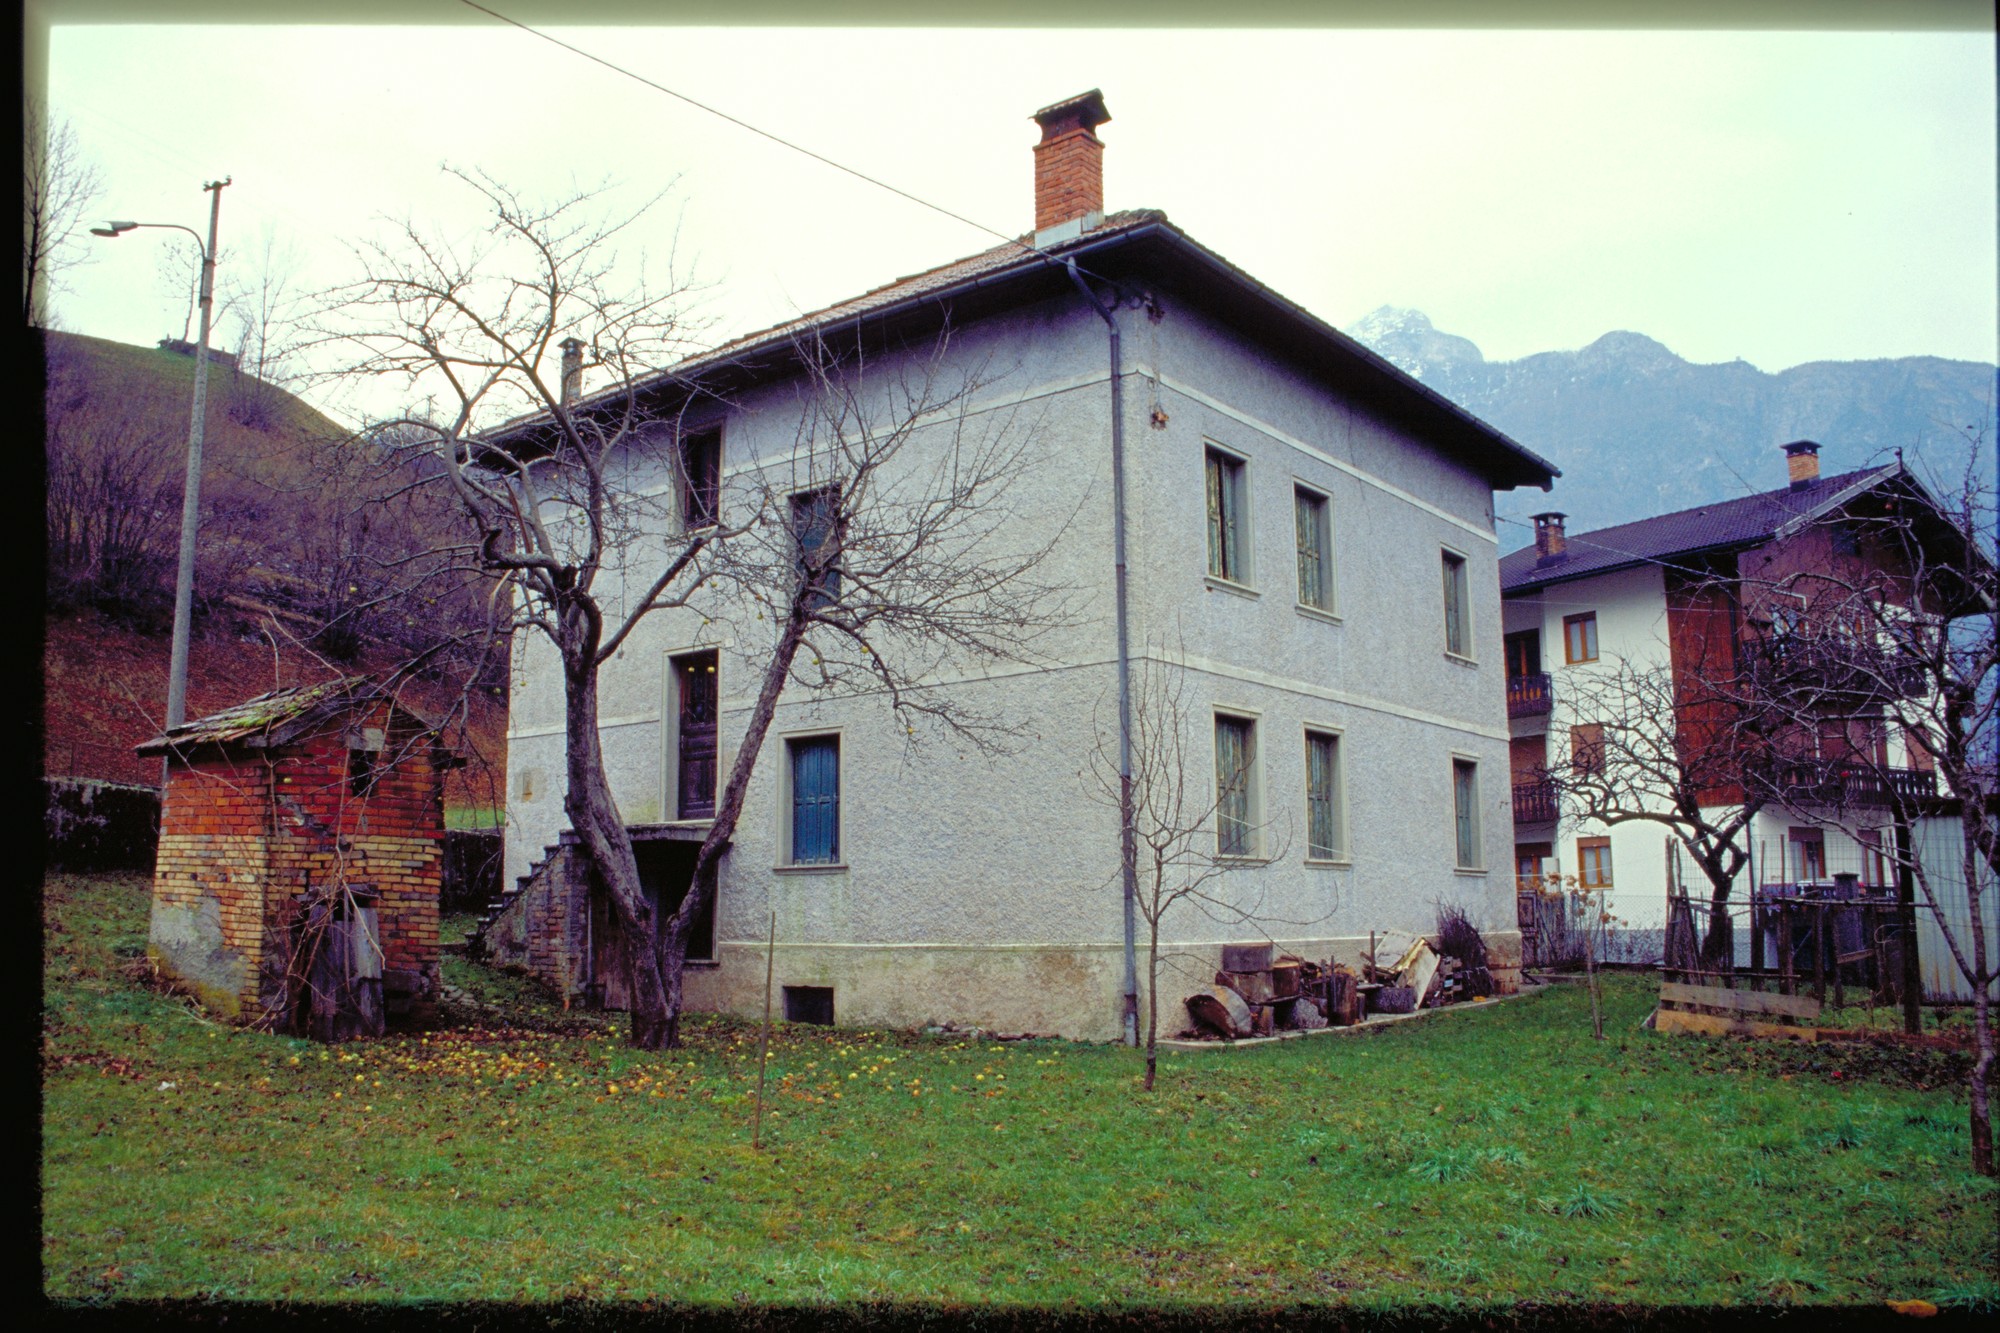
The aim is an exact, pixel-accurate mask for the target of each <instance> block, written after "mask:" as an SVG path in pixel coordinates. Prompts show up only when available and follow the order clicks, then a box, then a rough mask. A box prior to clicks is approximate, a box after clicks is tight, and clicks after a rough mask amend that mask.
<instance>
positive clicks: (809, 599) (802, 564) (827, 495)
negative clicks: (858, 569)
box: [788, 483, 846, 611]
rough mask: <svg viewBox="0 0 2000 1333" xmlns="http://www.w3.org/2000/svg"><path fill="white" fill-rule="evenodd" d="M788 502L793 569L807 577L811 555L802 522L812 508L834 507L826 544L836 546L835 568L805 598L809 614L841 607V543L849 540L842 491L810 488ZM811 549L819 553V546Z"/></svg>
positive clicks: (832, 487) (826, 571) (829, 487)
mask: <svg viewBox="0 0 2000 1333" xmlns="http://www.w3.org/2000/svg"><path fill="white" fill-rule="evenodd" d="M789 498H790V503H791V513H790V515H789V516H788V518H789V524H790V528H791V534H792V546H793V552H794V553H793V557H792V559H793V563H794V567H795V568H796V569H797V571H798V572H799V574H800V575H801V576H803V575H804V574H805V573H806V560H807V556H808V554H809V553H808V551H807V548H806V543H805V535H806V534H805V529H804V525H803V523H802V522H801V520H802V518H803V517H804V516H805V515H806V514H807V512H808V511H809V510H810V509H811V508H812V507H813V506H815V505H817V504H819V503H820V502H822V501H825V502H827V503H829V504H830V505H831V506H832V509H833V512H832V514H831V515H830V516H828V517H829V521H828V524H827V528H828V532H827V540H829V541H831V542H833V543H834V547H835V550H834V555H835V557H836V558H835V559H834V561H833V563H832V564H830V565H828V566H827V568H826V569H824V570H822V571H821V572H820V578H819V581H818V583H817V584H816V585H814V586H811V587H808V588H806V589H805V590H804V594H803V597H804V600H805V603H806V609H807V610H808V611H818V610H822V609H824V608H826V607H829V606H835V605H838V604H839V602H840V561H839V559H838V557H839V555H840V550H839V547H840V543H841V542H842V541H843V540H844V539H845V537H846V533H845V531H844V529H845V527H846V524H845V523H844V522H843V521H842V519H841V514H840V487H838V486H836V485H833V484H830V483H829V484H828V485H825V486H811V487H808V488H806V489H805V490H802V491H793V492H792V493H791V496H790V497H789ZM812 549H813V550H814V551H817V550H818V549H819V546H818V545H815V546H814V547H813V548H812Z"/></svg>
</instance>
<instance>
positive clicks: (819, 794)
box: [792, 736, 840, 865]
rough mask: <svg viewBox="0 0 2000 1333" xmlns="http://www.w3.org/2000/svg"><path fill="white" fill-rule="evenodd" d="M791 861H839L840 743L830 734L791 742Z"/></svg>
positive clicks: (822, 862) (813, 862)
mask: <svg viewBox="0 0 2000 1333" xmlns="http://www.w3.org/2000/svg"><path fill="white" fill-rule="evenodd" d="M792 860H793V861H794V862H795V863H797V864H799V865H833V864H835V863H837V862H838V861H839V860H840V743H839V742H838V741H837V740H835V739H834V738H833V737H831V736H826V737H821V738H818V739H815V740H804V741H793V742H792Z"/></svg>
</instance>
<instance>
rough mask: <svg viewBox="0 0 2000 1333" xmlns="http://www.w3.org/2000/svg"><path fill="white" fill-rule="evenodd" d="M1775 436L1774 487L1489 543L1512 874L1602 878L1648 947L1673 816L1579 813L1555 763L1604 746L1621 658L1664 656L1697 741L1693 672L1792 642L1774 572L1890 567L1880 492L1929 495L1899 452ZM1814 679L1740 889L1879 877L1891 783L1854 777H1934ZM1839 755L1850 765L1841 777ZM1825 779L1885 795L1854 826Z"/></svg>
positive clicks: (1854, 576)
mask: <svg viewBox="0 0 2000 1333" xmlns="http://www.w3.org/2000/svg"><path fill="white" fill-rule="evenodd" d="M1785 454H1786V457H1787V467H1788V470H1789V473H1790V478H1791V480H1790V484H1789V485H1788V486H1786V487H1785V488H1783V489H1781V490H1773V491H1766V492H1763V493H1761V494H1757V495H1749V496H1745V497H1743V498H1741V499H1736V500H1728V501H1724V502H1721V503H1717V504H1710V505H1704V506H1701V507H1700V508H1696V509H1687V510H1682V511H1679V512H1677V513H1671V514H1662V515H1659V516H1658V517H1655V518H1648V519H1641V520H1640V521H1638V522H1635V523H1625V524H1621V525H1619V526H1617V527H1611V528H1603V529H1600V530H1598V531H1595V532H1589V533H1584V534H1580V535H1579V534H1569V533H1566V532H1565V517H1566V516H1565V515H1563V514H1560V513H1554V512H1551V513H1545V514H1538V515H1536V516H1535V518H1534V522H1535V544H1534V545H1533V546H1530V547H1526V548H1524V549H1522V550H1519V551H1516V552H1514V553H1513V554H1511V555H1509V556H1507V557H1506V559H1504V560H1502V561H1501V563H1500V586H1501V595H1502V597H1503V598H1504V599H1505V630H1506V639H1505V651H1506V659H1507V702H1508V718H1509V729H1510V732H1511V736H1512V740H1511V766H1512V776H1513V798H1514V800H1513V804H1514V840H1515V845H1514V860H1515V870H1516V875H1517V878H1518V879H1519V880H1520V881H1521V882H1522V885H1523V888H1524V889H1525V888H1526V887H1527V885H1528V882H1529V881H1531V880H1533V879H1534V878H1535V877H1537V876H1547V875H1554V874H1562V875H1574V876H1577V877H1579V878H1580V879H1581V880H1582V881H1583V883H1584V884H1586V885H1588V886H1591V887H1593V888H1606V889H1607V890H1608V893H1607V899H1608V902H1609V904H1610V910H1611V912H1612V914H1613V916H1614V917H1616V918H1617V919H1618V921H1619V922H1620V923H1621V924H1622V926H1623V927H1625V928H1626V929H1627V930H1629V931H1631V932H1634V934H1635V935H1636V937H1637V939H1638V940H1639V941H1640V943H1641V946H1642V947H1645V948H1646V949H1648V950H1649V951H1650V950H1651V949H1652V948H1654V947H1656V946H1657V934H1656V932H1658V931H1659V930H1660V928H1661V927H1662V926H1663V924H1664V922H1665V917H1666V893H1667V873H1668V872H1667V858H1668V856H1669V855H1671V854H1673V853H1671V852H1670V851H1669V850H1668V843H1669V841H1670V839H1671V838H1672V834H1671V833H1670V831H1669V829H1668V828H1667V827H1666V826H1665V825H1664V824H1660V823H1656V822H1650V821H1644V820H1639V821H1629V822H1623V823H1618V824H1615V825H1611V826H1606V825H1604V824H1601V823H1598V822H1596V821H1592V820H1579V819H1574V818H1571V817H1570V816H1569V815H1568V813H1567V812H1565V811H1564V810H1563V809H1562V808H1560V802H1559V801H1558V798H1557V794H1556V791H1555V788H1554V786H1553V784H1551V783H1550V782H1549V781H1548V780H1547V777H1546V773H1547V771H1548V770H1549V769H1550V768H1557V769H1560V768H1564V767H1565V766H1567V767H1570V768H1572V769H1575V768H1578V767H1580V766H1581V764H1582V763H1585V762H1589V757H1590V756H1592V755H1596V756H1597V762H1599V763H1602V762H1604V758H1603V748H1604V745H1605V740H1604V735H1605V733H1604V730H1603V729H1604V728H1605V727H1606V726H1609V725H1616V723H1615V721H1614V720H1613V719H1612V718H1608V717H1604V716H1599V715H1597V714H1596V713H1594V712H1593V710H1599V711H1616V709H1615V704H1616V703H1617V702H1618V701H1629V700H1630V699H1631V698H1632V696H1631V694H1630V693H1621V692H1618V691H1613V690H1608V689H1607V688H1606V685H1605V682H1606V680H1607V679H1608V678H1609V676H1610V673H1613V672H1615V671H1616V670H1617V668H1618V667H1619V666H1620V664H1624V665H1627V666H1629V667H1631V668H1633V669H1634V670H1635V671H1638V672H1657V671H1666V672H1670V673H1671V680H1672V682H1673V695H1674V699H1675V705H1674V709H1673V714H1672V720H1673V725H1674V727H1675V731H1674V733H1673V734H1674V735H1675V736H1676V737H1677V738H1678V739H1679V740H1680V741H1682V742H1683V743H1685V744H1687V745H1688V746H1689V747H1690V748H1689V752H1690V753H1693V752H1696V751H1698V749H1699V746H1700V744H1701V743H1702V742H1701V741H1700V740H1699V739H1698V738H1697V737H1696V733H1695V732H1694V731H1693V730H1692V729H1691V726H1690V713H1689V708H1690V706H1691V705H1690V704H1689V703H1688V701H1689V700H1691V699H1696V698H1699V697H1700V696H1701V695H1702V693H1703V682H1705V681H1710V682H1721V681H1726V680H1730V679H1732V678H1734V677H1735V674H1736V673H1737V672H1739V671H1746V672H1747V671H1751V670H1753V669H1755V668H1754V666H1753V663H1760V662H1761V663H1769V662H1772V661H1774V660H1778V659H1777V658H1774V657H1773V654H1779V653H1782V652H1783V650H1784V649H1785V646H1786V644H1787V642H1788V639H1787V633H1788V624H1789V623H1790V618H1793V617H1796V616H1797V615H1798V614H1799V611H1798V607H1799V605H1800V604H1801V601H1802V598H1801V596H1800V595H1799V594H1796V593H1786V592H1784V591H1782V590H1779V586H1780V585H1781V584H1783V583H1784V582H1785V581H1786V580H1787V578H1788V576H1797V575H1799V574H1806V575H1811V574H1813V573H1816V572H1820V571H1824V572H1826V573H1828V574H1831V575H1835V576H1838V577H1841V578H1844V579H1847V580H1848V581H1849V582H1850V583H1851V584H1853V585H1854V586H1860V584H1861V581H1862V580H1861V578H1860V577H1859V575H1861V574H1862V573H1863V572H1865V571H1869V570H1874V571H1887V570H1890V569H1891V568H1892V566H1893V565H1894V564H1895V562H1896V561H1897V559H1898V557H1897V556H1896V554H1895V552H1894V550H1893V549H1892V544H1890V543H1886V542H1880V541H1876V540H1874V539H1873V538H1872V537H1871V536H1870V535H1869V529H1870V526H1871V524H1874V525H1879V524H1880V522H1881V517H1882V515H1883V513H1884V512H1885V507H1886V506H1894V505H1896V504H1898V503H1910V502H1917V503H1930V501H1929V500H1928V497H1927V496H1926V495H1925V494H1924V492H1923V490H1922V488H1921V486H1919V485H1918V484H1917V482H1916V481H1915V479H1914V478H1913V477H1912V476H1911V475H1910V473H1909V472H1908V470H1907V469H1906V468H1905V467H1904V465H1903V464H1902V463H1901V462H1900V461H1898V462H1895V463H1891V464H1888V465H1885V466H1881V467H1872V468H1864V469H1860V470H1858V471H1852V472H1845V473H1841V474H1840V475H1837V476H1831V477H1822V476H1821V475H1820V471H1819V445H1817V444H1815V443H1813V442H1811V441H1807V440H1801V441H1796V442H1794V443H1792V444H1788V445H1786V446H1785ZM1788 599H1789V600H1788ZM1791 642H1795V643H1796V642H1801V640H1797V639H1794V640H1791ZM1789 665H1790V666H1791V668H1793V674H1794V675H1796V674H1797V672H1798V670H1800V669H1803V670H1806V671H1808V672H1809V671H1810V670H1811V669H1812V668H1811V663H1809V662H1803V661H1801V660H1799V656H1798V654H1796V653H1795V654H1794V655H1793V658H1792V659H1790V662H1789ZM1885 678H1886V675H1885ZM1744 679H1746V680H1747V679H1752V677H1749V676H1745V677H1744ZM1807 684H1808V685H1809V686H1810V688H1811V689H1812V691H1813V694H1814V696H1815V700H1816V702H1815V704H1814V708H1815V711H1816V712H1817V713H1818V714H1819V717H1818V720H1817V722H1816V724H1815V726H1814V727H1813V728H1811V729H1810V732H1808V729H1807V728H1804V727H1801V726H1796V725H1794V726H1791V727H1789V728H1787V729H1786V733H1785V735H1783V736H1782V737H1780V738H1778V739H1776V740H1774V741H1773V742H1772V744H1773V745H1774V746H1775V747H1778V748H1777V749H1775V750H1774V753H1778V754H1782V755H1783V756H1784V757H1785V759H1786V760H1787V761H1789V762H1787V763H1786V764H1782V765H1780V766H1778V767H1777V768H1775V769H1774V770H1773V772H1774V774H1775V777H1774V778H1773V780H1775V781H1778V782H1781V783H1793V784H1794V785H1793V786H1790V787H1787V788H1785V790H1786V791H1787V793H1789V795H1788V799H1789V801H1790V804H1786V803H1783V802H1773V803H1771V804H1767V805H1766V806H1765V807H1764V808H1763V809H1761V810H1760V811H1758V813H1757V814H1756V816H1755V817H1754V819H1753V821H1752V823H1751V826H1750V828H1749V830H1748V833H1747V836H1746V838H1745V840H1744V841H1745V844H1746V845H1747V846H1748V848H1749V850H1750V852H1751V855H1752V860H1751V864H1750V865H1749V867H1747V869H1746V871H1745V873H1744V874H1743V875H1742V876H1741V877H1740V878H1739V883H1741V884H1742V885H1743V888H1744V893H1743V894H1742V895H1741V898H1740V900H1741V901H1747V898H1748V888H1749V886H1750V885H1751V884H1753V883H1754V884H1759V885H1764V884H1801V883H1819V884H1825V883H1828V882H1830V879H1831V876H1832V875H1834V874H1836V873H1850V872H1851V873H1853V874H1856V875H1857V876H1858V877H1859V881H1860V883H1861V884H1863V885H1868V886H1883V885H1885V884H1886V883H1887V882H1888V880H1889V878H1890V875H1889V866H1888V864H1887V862H1886V861H1885V858H1884V856H1883V855H1882V848H1883V846H1884V845H1886V844H1885V842H1884V839H1886V838H1888V837H1889V836H1890V833H1889V824H1890V812H1889V805H1890V802H1889V801H1888V800H1886V799H1882V797H1881V794H1880V793H1879V792H1873V793H1871V792H1870V791H1863V790H1860V789H1859V788H1858V786H1857V784H1859V783H1861V782H1863V781H1864V780H1865V781H1867V782H1871V783H1872V782H1876V781H1878V780H1886V781H1888V782H1891V783H1894V784H1897V788H1898V790H1899V791H1900V792H1903V793H1905V794H1907V795H1911V796H1913V797H1918V798H1921V797H1927V796H1931V795H1935V794H1936V791H1937V783H1936V775H1935V774H1934V773H1933V772H1931V771H1930V761H1929V758H1928V755H1927V754H1926V753H1925V752H1924V750H1923V748H1922V747H1921V746H1920V745H1918V746H1913V745H1912V744H1911V743H1910V738H1909V737H1908V736H1906V735H1904V734H1903V733H1902V732H1900V731H1899V730H1897V729H1896V728H1893V727H1890V726H1887V725H1885V724H1884V722H1883V720H1882V717H1881V712H1882V708H1881V702H1880V699H1879V698H1878V699H1876V700H1875V701H1874V702H1872V703H1871V702H1870V701H1869V700H1868V699H1866V698H1864V697H1859V696H1857V695H1855V694H1854V693H1853V692H1852V691H1848V690H1843V689H1842V688H1841V687H1840V686H1839V684H1838V682H1837V681H1835V680H1834V679H1833V677H1832V675H1830V674H1829V675H1828V676H1826V677H1825V678H1824V679H1818V678H1814V679H1812V680H1810V681H1808V682H1807ZM1801 746H1802V747H1803V748H1789V747H1801ZM1843 764H1848V765H1850V766H1851V768H1852V770H1853V773H1852V775H1850V776H1847V777H1845V778H1843V777H1842V775H1841V773H1842V770H1841V766H1842V765H1843ZM1864 769H1865V772H1866V777H1865V779H1864V778H1863V776H1862V775H1861V770H1864ZM1829 780H1831V781H1844V782H1846V783H1847V787H1846V788H1845V789H1844V790H1843V792H1842V793H1841V797H1840V801H1839V804H1840V805H1841V807H1842V808H1843V810H1845V811H1849V812H1852V811H1854V810H1857V809H1859V810H1862V811H1866V810H1869V809H1871V808H1872V809H1879V810H1880V819H1879V821H1878V822H1879V827H1875V828H1866V827H1863V828H1860V829H1857V830H1856V831H1857V832H1858V833H1859V835H1860V836H1859V837H1858V838H1856V837H1852V836H1849V835H1848V834H1847V833H1845V832H1843V831H1842V830H1841V829H1839V828H1836V827H1831V826H1829V825H1830V821H1829V819H1828V818H1827V816H1828V814H1829V808H1828V806H1827V805H1826V804H1825V803H1824V802H1821V803H1819V804H1817V805H1816V804H1815V803H1814V796H1815V791H1816V790H1817V791H1818V792H1819V794H1821V795H1824V794H1825V789H1824V787H1823V785H1822V784H1824V783H1826V782H1827V781H1829ZM1698 785H1700V786H1701V789H1702V790H1703V791H1704V793H1705V794H1704V796H1703V799H1702V800H1701V802H1700V804H1701V806H1702V808H1703V809H1704V810H1710V811H1723V810H1727V809H1729V808H1731V807H1732V806H1735V807H1739V808H1740V805H1741V802H1742V799H1743V797H1742V791H1741V789H1740V788H1736V789H1734V790H1732V789H1730V788H1729V787H1728V786H1727V785H1726V784H1725V785H1719V786H1716V787H1713V788H1711V787H1708V786H1707V785H1706V784H1698ZM1660 808H1664V806H1662V807H1660ZM1847 822H1848V823H1849V824H1850V825H1853V824H1863V825H1865V824H1867V823H1869V822H1870V821H1869V820H1868V819H1867V818H1865V817H1863V818H1858V819H1857V818H1852V817H1850V818H1849V820H1848V821H1847ZM1923 822H1925V823H1931V822H1934V821H1929V820H1925V821H1923ZM1939 822H1941V821H1939ZM1920 832H1921V831H1920ZM1938 836H1941V835H1938ZM1682 865H1683V867H1684V871H1683V876H1682V877H1683V880H1684V881H1685V882H1687V883H1689V884H1690V885H1691V887H1692V890H1693V892H1694V893H1695V894H1696V895H1697V896H1704V895H1705V893H1706V889H1707V881H1706V880H1705V879H1704V878H1702V877H1701V875H1700V872H1699V871H1698V870H1697V869H1696V868H1695V865H1694V862H1693V861H1692V859H1686V860H1684V861H1683V862H1682ZM1933 953H1936V955H1937V957H1938V958H1940V959H1941V958H1942V952H1941V945H1940V946H1939V947H1938V949H1936V950H1933V949H1931V948H1930V947H1929V946H1928V945H1927V947H1926V957H1927V958H1929V957H1931V956H1932V954H1933ZM1942 975H1943V974H1940V976H1942Z"/></svg>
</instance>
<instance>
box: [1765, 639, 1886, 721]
mask: <svg viewBox="0 0 2000 1333" xmlns="http://www.w3.org/2000/svg"><path fill="white" fill-rule="evenodd" d="M1747 658H1748V661H1747V665H1748V667H1749V674H1750V678H1751V683H1752V684H1754V685H1755V687H1756V688H1757V689H1758V690H1760V691H1761V692H1762V693H1763V694H1764V695H1765V696H1766V697H1768V698H1785V697H1788V696H1794V695H1803V696H1806V697H1807V698H1821V697H1824V696H1828V695H1833V696H1838V697H1839V699H1840V700H1841V702H1842V703H1843V704H1845V705H1847V706H1856V705H1862V704H1866V703H1868V702H1870V701H1874V702H1877V703H1880V702H1882V701H1886V700H1889V699H1895V698H1908V697H1910V696H1913V695H1917V694H1921V693H1923V691H1924V689H1925V674H1924V669H1923V665H1922V664H1921V663H1919V662H1917V661H1915V660H1913V659H1912V658H1910V657H1909V656H1908V655H1907V654H1905V653H1902V652H1899V651H1896V650H1893V649H1887V648H1882V647H1878V646H1876V645H1874V644H1870V643H1866V642H1863V641H1861V640H1860V639H1858V638H1855V637H1852V636H1847V635H1839V634H1825V635H1805V634H1797V633H1795V634H1779V635H1772V636H1770V637H1768V638H1762V639H1759V640H1758V641H1756V642H1755V643H1753V644H1752V645H1751V647H1750V650H1749V653H1748V654H1747Z"/></svg>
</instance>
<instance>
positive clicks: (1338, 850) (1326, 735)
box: [1305, 722, 1353, 865]
mask: <svg viewBox="0 0 2000 1333" xmlns="http://www.w3.org/2000/svg"><path fill="white" fill-rule="evenodd" d="M1305 741H1306V751H1305V759H1306V781H1305V796H1306V862H1307V864H1309V865H1347V864H1349V863H1350V862H1351V861H1352V860H1353V852H1352V849H1351V848H1350V847H1349V846H1348V844H1347V833H1348V824H1347V762H1346V755H1345V754H1343V753H1342V752H1343V750H1344V749H1345V748H1346V733H1345V732H1344V731H1343V730H1342V729H1341V728H1339V727H1329V726H1321V725H1319V724H1317V723H1311V722H1308V723H1307V724H1306V726H1305ZM1316 741H1330V742H1332V744H1333V772H1332V778H1333V782H1332V787H1331V790H1330V791H1329V792H1328V793H1327V795H1328V798H1329V804H1330V805H1331V807H1332V809H1331V810H1330V811H1329V815H1330V818H1331V820H1332V824H1333V844H1332V849H1331V851H1330V852H1328V853H1327V854H1325V855H1321V854H1319V850H1318V849H1317V848H1316V847H1315V846H1314V845H1313V745H1314V742H1316Z"/></svg>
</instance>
